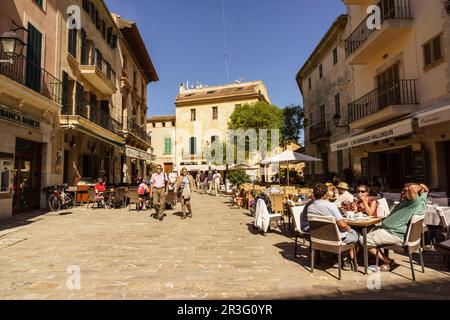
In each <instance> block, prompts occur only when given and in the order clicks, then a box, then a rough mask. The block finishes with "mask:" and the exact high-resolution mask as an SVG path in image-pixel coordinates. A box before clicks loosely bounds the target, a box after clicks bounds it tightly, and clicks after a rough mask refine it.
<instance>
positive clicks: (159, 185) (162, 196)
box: [150, 165, 169, 221]
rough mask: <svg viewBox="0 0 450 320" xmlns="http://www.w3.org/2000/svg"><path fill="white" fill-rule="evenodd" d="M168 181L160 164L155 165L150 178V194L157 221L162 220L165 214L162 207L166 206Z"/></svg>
mask: <svg viewBox="0 0 450 320" xmlns="http://www.w3.org/2000/svg"><path fill="white" fill-rule="evenodd" d="M168 181H169V179H168V178H167V175H166V174H165V173H164V172H163V169H162V166H161V165H158V166H157V167H156V173H154V174H153V175H152V178H151V179H150V182H151V186H150V195H151V196H152V197H153V206H154V208H155V210H156V213H158V215H157V216H156V219H159V221H163V220H164V217H165V216H166V214H165V212H164V209H165V207H166V195H167V184H168ZM156 213H155V214H156Z"/></svg>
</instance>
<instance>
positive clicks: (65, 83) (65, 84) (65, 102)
mask: <svg viewBox="0 0 450 320" xmlns="http://www.w3.org/2000/svg"><path fill="white" fill-rule="evenodd" d="M61 111H62V114H70V113H69V75H68V74H67V72H65V71H63V73H62V110H61Z"/></svg>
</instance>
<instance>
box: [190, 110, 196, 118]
mask: <svg viewBox="0 0 450 320" xmlns="http://www.w3.org/2000/svg"><path fill="white" fill-rule="evenodd" d="M191 121H197V112H196V111H195V109H191Z"/></svg>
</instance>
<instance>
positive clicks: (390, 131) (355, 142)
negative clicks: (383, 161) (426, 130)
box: [331, 120, 413, 152]
mask: <svg viewBox="0 0 450 320" xmlns="http://www.w3.org/2000/svg"><path fill="white" fill-rule="evenodd" d="M412 131H413V128H412V122H411V120H408V121H406V122H401V123H397V124H395V125H392V126H389V127H384V128H382V129H379V130H375V131H371V132H367V133H363V134H360V135H357V136H354V137H351V138H348V139H345V140H342V141H339V142H336V143H333V144H332V145H331V151H333V152H335V151H339V150H344V149H349V148H352V147H358V146H361V145H364V144H368V143H372V142H376V141H381V140H386V139H390V138H394V137H399V136H402V135H406V134H410V133H411V132H412Z"/></svg>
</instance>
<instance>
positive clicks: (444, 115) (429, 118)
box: [418, 105, 450, 128]
mask: <svg viewBox="0 0 450 320" xmlns="http://www.w3.org/2000/svg"><path fill="white" fill-rule="evenodd" d="M418 118H419V127H420V128H423V127H427V126H431V125H433V124H437V123H442V122H445V121H450V105H448V106H446V107H443V108H439V109H436V110H434V111H432V112H426V113H423V114H422V115H419V117H418Z"/></svg>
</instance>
